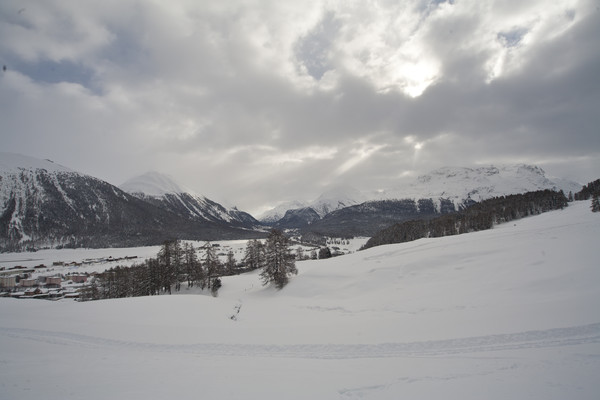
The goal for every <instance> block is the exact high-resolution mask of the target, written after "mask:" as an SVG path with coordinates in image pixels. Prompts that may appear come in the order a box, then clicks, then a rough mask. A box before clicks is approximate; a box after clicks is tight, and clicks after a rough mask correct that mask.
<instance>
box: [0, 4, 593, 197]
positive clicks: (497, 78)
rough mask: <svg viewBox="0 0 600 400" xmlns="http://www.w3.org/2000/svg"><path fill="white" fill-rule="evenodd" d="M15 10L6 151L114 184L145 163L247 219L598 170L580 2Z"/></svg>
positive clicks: (6, 55) (7, 56) (1, 97)
mask: <svg viewBox="0 0 600 400" xmlns="http://www.w3.org/2000/svg"><path fill="white" fill-rule="evenodd" d="M21 8H23V6H22V5H21V3H20V2H18V1H16V0H15V1H10V0H9V1H6V2H3V3H2V4H0V36H2V37H4V38H10V40H3V41H0V64H4V65H7V67H8V71H7V72H6V73H4V74H3V75H1V76H0V104H1V105H2V108H1V109H0V120H1V121H3V129H2V130H1V132H2V133H0V135H1V136H0V139H1V140H2V143H3V148H4V149H6V150H7V151H17V152H22V153H26V154H31V155H33V156H38V157H41V158H52V159H54V160H56V161H57V162H61V164H64V165H68V166H70V167H72V168H75V169H79V170H81V171H83V172H87V173H91V174H94V175H96V176H98V177H100V178H103V179H108V180H109V181H111V182H112V183H117V184H119V183H122V182H123V181H124V180H126V179H127V178H129V177H131V176H132V175H134V174H137V173H141V172H144V171H145V170H148V169H154V170H159V171H163V172H166V173H170V174H172V175H173V176H176V177H177V178H179V179H180V180H181V181H182V183H184V184H186V185H187V186H190V187H192V188H194V189H195V190H196V191H198V192H200V193H205V194H206V195H209V196H210V195H213V196H215V197H219V198H224V199H227V200H228V201H229V202H230V203H237V204H238V205H239V206H240V207H242V208H245V207H246V208H248V209H253V208H255V207H260V205H261V204H263V203H265V202H269V203H273V201H274V200H273V198H281V199H284V198H287V199H290V198H291V199H293V198H297V197H301V198H313V197H316V196H317V195H318V191H319V190H321V189H322V187H323V186H324V185H326V184H328V183H331V182H333V181H335V180H351V184H352V185H353V186H358V187H369V188H376V187H385V186H391V185H393V183H394V182H395V180H396V179H398V176H402V175H407V174H411V173H413V172H411V171H417V170H421V171H422V170H428V169H430V168H435V167H437V166H440V165H443V164H453V165H460V164H468V163H472V162H479V161H481V160H486V159H490V160H492V159H493V160H497V161H500V160H513V159H519V160H526V159H528V158H530V159H532V160H535V161H537V162H540V163H544V162H546V163H548V164H547V165H550V168H551V166H552V165H554V166H556V168H557V171H560V170H565V171H567V168H566V163H565V162H563V161H561V162H558V161H552V160H565V159H569V160H571V159H572V160H582V159H585V160H588V161H586V162H585V163H583V162H582V163H580V164H581V171H580V174H581V175H584V176H585V178H583V179H587V178H588V177H589V178H592V177H593V173H592V172H591V171H592V170H593V169H592V167H594V166H595V167H599V166H598V165H597V163H595V164H594V162H593V161H589V160H592V159H593V154H595V153H593V152H592V150H593V149H597V148H599V146H600V143H599V141H598V140H599V139H598V135H597V129H596V128H597V126H600V121H599V120H598V118H599V117H598V113H597V108H598V104H599V102H600V100H599V97H600V94H599V92H600V89H599V88H598V84H597V82H598V79H597V66H598V65H599V64H598V62H599V61H598V60H600V41H599V40H598V39H597V38H598V37H599V34H600V29H599V28H598V26H599V25H600V24H598V15H599V14H598V10H597V7H596V5H595V3H594V2H593V1H591V0H564V1H557V2H552V3H548V2H545V1H541V0H540V1H528V2H523V1H490V2H481V1H475V0H462V1H455V2H437V1H420V2H412V1H410V2H409V1H406V2H404V1H400V2H386V1H375V2H343V1H335V0H331V1H329V0H324V1H315V2H308V3H301V2H295V1H261V0H255V1H240V2H235V3H234V2H197V1H172V2H136V1H133V0H131V1H129V0H124V1H103V2H99V3H95V4H91V3H89V2H71V1H66V0H65V1H61V0H47V1H32V2H28V4H27V5H26V7H25V11H24V12H22V13H18V10H20V9H21ZM0 73H2V72H1V71H0ZM373 132H378V133H377V134H375V135H374V134H373ZM405 138H409V139H405ZM592 153H593V154H592ZM596 153H597V152H596ZM108 160H111V161H108ZM544 160H548V161H544ZM547 169H549V168H547ZM596 170H597V169H596ZM568 172H569V174H570V175H571V176H573V175H574V174H575V172H574V170H573V168H571V167H569V168H568ZM594 179H595V178H594ZM238 198H239V200H238ZM267 199H268V200H267Z"/></svg>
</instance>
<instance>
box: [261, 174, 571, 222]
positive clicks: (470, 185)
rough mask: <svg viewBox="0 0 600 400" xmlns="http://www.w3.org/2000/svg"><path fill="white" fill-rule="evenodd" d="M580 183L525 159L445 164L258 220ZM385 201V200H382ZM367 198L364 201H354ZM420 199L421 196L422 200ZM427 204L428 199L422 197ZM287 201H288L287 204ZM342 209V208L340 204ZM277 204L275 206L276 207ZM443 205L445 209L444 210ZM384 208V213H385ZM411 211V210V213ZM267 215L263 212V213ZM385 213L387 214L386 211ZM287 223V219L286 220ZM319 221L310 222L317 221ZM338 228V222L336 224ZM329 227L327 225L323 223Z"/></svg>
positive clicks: (372, 210) (347, 216)
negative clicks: (310, 211)
mask: <svg viewBox="0 0 600 400" xmlns="http://www.w3.org/2000/svg"><path fill="white" fill-rule="evenodd" d="M581 187H582V185H581V184H580V183H577V182H573V181H570V180H566V179H561V178H550V177H547V176H546V173H545V172H544V170H543V169H541V168H540V167H537V166H534V165H527V164H514V165H500V166H493V165H490V166H487V167H477V168H465V167H444V168H439V169H436V170H434V171H431V172H429V173H427V174H425V175H421V176H419V177H418V178H417V179H415V180H414V181H413V182H411V183H409V184H406V185H403V186H397V187H393V188H389V189H387V190H382V191H378V192H361V191H359V190H356V189H354V188H350V187H337V188H333V189H331V190H328V191H327V192H325V193H323V194H322V195H321V196H320V197H319V198H318V199H317V200H315V201H313V202H310V203H303V202H301V201H298V202H296V204H298V206H297V207H296V206H295V204H294V203H292V204H290V203H286V204H283V205H281V206H279V207H278V208H277V209H273V210H271V211H269V212H267V213H266V214H264V215H263V217H261V221H263V222H268V223H271V224H275V223H276V222H277V221H278V219H277V218H279V219H281V218H283V216H284V215H285V213H286V211H287V210H290V209H299V208H306V207H311V208H312V209H313V210H315V211H316V212H317V214H319V216H320V217H321V218H322V219H323V218H325V217H326V216H327V219H328V221H327V225H328V226H329V227H334V228H335V226H336V224H337V222H335V220H336V219H338V217H341V216H342V215H344V220H345V221H346V222H345V223H344V224H347V221H349V220H353V219H354V220H357V219H361V216H359V215H357V213H363V212H365V211H366V212H368V213H369V215H370V217H369V218H370V219H372V218H376V217H377V214H378V213H379V211H378V209H381V208H382V207H383V208H385V209H386V211H385V213H387V214H389V209H391V208H394V207H397V206H401V207H404V206H403V205H402V204H391V203H389V201H394V202H396V201H399V200H400V201H403V200H407V199H410V200H412V201H413V202H414V204H415V206H416V207H417V211H419V207H420V206H419V204H420V203H419V200H430V199H431V200H432V201H433V204H434V208H435V210H436V212H438V213H440V212H445V211H449V208H448V202H449V203H451V204H450V205H452V204H453V205H454V208H455V209H460V208H461V207H463V206H464V205H465V204H469V203H472V202H473V201H477V202H479V201H482V200H486V199H489V198H492V197H497V196H505V195H509V194H520V193H526V192H533V191H538V190H545V189H550V190H555V191H558V190H563V192H564V193H565V194H568V193H569V192H570V191H571V192H573V193H575V192H578V191H579V190H581ZM381 201H385V202H386V203H381ZM362 203H366V204H365V206H364V207H358V205H360V204H362ZM421 203H422V202H421ZM426 204H427V205H429V202H427V203H426ZM286 207H290V208H287V209H286ZM346 209H348V210H347V212H343V210H346ZM275 210H276V211H275ZM444 210H445V211H444ZM387 214H386V215H387ZM415 215H416V214H415ZM265 216H267V217H265ZM386 218H388V217H387V216H386ZM288 225H289V224H288ZM321 225H322V224H321V223H318V224H316V225H313V226H315V227H320V226H321ZM335 229H337V228H335ZM328 231H329V228H328Z"/></svg>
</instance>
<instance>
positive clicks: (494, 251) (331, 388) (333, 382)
mask: <svg viewBox="0 0 600 400" xmlns="http://www.w3.org/2000/svg"><path fill="white" fill-rule="evenodd" d="M598 237H600V215H596V214H592V213H591V212H589V205H588V204H587V202H586V203H575V204H573V205H571V206H570V207H569V208H568V209H566V210H563V211H557V212H552V213H547V214H543V215H541V216H537V217H532V218H528V219H524V220H520V221H517V222H516V223H511V224H506V225H502V226H499V227H497V228H495V229H494V230H491V231H485V232H478V233H473V234H468V235H461V236H454V237H447V238H441V239H424V240H419V241H415V242H411V243H405V244H399V245H391V246H382V247H378V248H373V249H370V250H368V251H364V252H359V253H355V254H351V255H348V256H343V257H338V258H334V259H330V260H322V261H306V262H301V263H298V264H297V266H298V269H299V271H300V272H299V274H298V276H296V277H293V278H292V280H291V282H290V284H289V285H288V286H287V287H285V288H284V289H283V290H281V291H276V290H274V289H272V288H270V287H266V288H265V287H262V286H261V285H260V282H259V279H258V275H257V274H256V273H252V274H246V275H243V276H238V277H229V278H225V279H224V280H223V288H222V289H221V291H220V293H219V297H218V298H213V297H210V296H206V295H188V296H157V297H147V298H134V299H120V300H107V301H97V302H89V303H76V302H71V301H60V302H46V301H39V300H14V299H0V393H1V396H0V397H2V398H11V399H37V398H40V397H42V396H43V397H50V398H82V397H85V398H86V399H105V398H127V399H147V398H160V397H166V398H175V397H176V396H185V397H192V396H195V397H199V398H223V399H225V398H226V399H252V398H261V399H282V398H285V399H306V398H313V399H355V398H368V399H398V398H449V399H461V400H463V399H482V398H485V399H507V398H540V399H542V398H543V399H565V398H569V399H596V398H597V396H598V393H600V382H599V381H598V376H600V314H599V313H598V304H600V286H599V285H598V283H599V282H600V268H598V263H597V256H596V253H597V249H596V247H595V246H596V245H597V238H598Z"/></svg>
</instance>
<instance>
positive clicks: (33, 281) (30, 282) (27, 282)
mask: <svg viewBox="0 0 600 400" xmlns="http://www.w3.org/2000/svg"><path fill="white" fill-rule="evenodd" d="M37 284H38V280H37V279H34V278H27V279H21V286H23V287H32V286H35V285H37Z"/></svg>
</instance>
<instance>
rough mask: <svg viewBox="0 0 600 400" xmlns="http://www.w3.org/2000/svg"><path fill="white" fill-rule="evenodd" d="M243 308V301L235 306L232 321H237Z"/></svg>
mask: <svg viewBox="0 0 600 400" xmlns="http://www.w3.org/2000/svg"><path fill="white" fill-rule="evenodd" d="M241 310H242V301H241V300H239V302H238V303H237V304H236V305H235V306H234V307H233V311H234V312H233V314H232V315H231V316H230V317H229V319H230V320H232V321H237V319H238V315H240V311H241Z"/></svg>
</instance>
